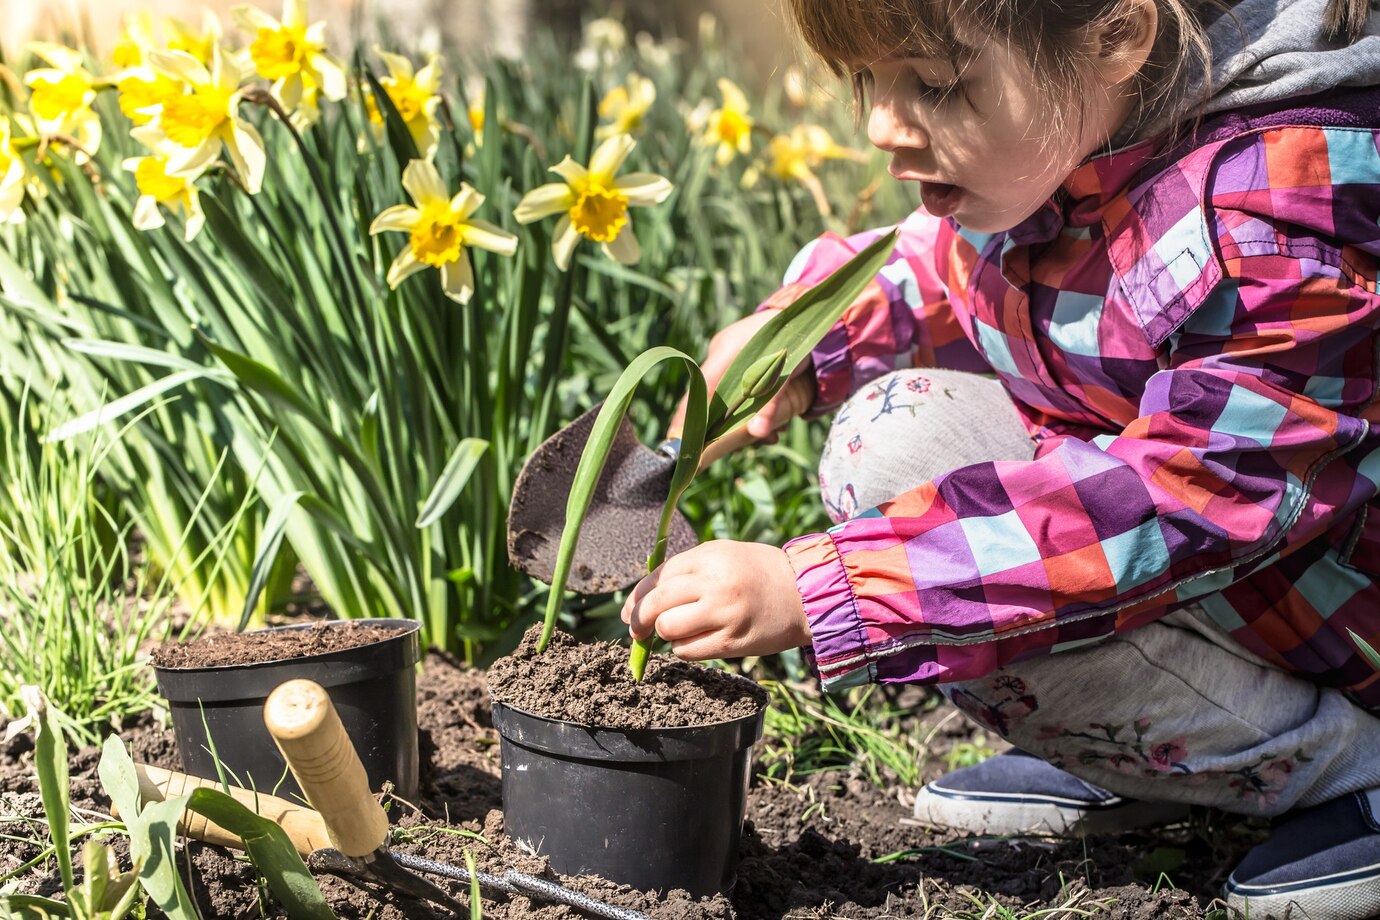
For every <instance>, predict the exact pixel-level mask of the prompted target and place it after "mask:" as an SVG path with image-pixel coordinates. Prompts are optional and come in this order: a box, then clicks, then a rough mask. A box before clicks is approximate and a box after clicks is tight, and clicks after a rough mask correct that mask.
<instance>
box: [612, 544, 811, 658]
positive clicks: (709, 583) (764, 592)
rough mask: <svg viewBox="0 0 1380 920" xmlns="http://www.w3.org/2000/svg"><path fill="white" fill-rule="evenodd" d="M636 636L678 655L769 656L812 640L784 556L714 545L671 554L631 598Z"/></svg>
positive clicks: (629, 614)
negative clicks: (651, 638)
mask: <svg viewBox="0 0 1380 920" xmlns="http://www.w3.org/2000/svg"><path fill="white" fill-rule="evenodd" d="M623 622H624V623H627V624H628V631H629V632H630V633H632V636H633V638H634V639H645V638H646V637H648V636H650V635H652V634H653V633H656V634H657V635H659V636H661V638H663V639H665V640H666V641H667V642H670V643H671V647H672V649H673V650H674V651H675V653H676V654H677V655H678V656H680V657H681V658H688V659H695V660H698V659H704V658H742V657H745V656H748V655H770V654H772V653H774V652H781V651H785V650H786V649H789V648H796V647H797V646H801V645H806V644H808V643H809V642H810V624H809V621H808V620H807V619H806V618H805V606H804V604H802V603H801V600H800V592H799V591H798V590H797V589H796V585H795V572H794V570H793V569H792V568H791V564H790V562H789V561H788V560H787V558H786V554H785V552H784V551H782V550H780V549H777V548H776V547H774V546H768V545H767V544H765V543H740V542H737V541H733V540H714V541H712V542H710V543H702V544H700V545H699V546H697V547H695V548H694V549H690V550H686V551H685V552H683V553H680V554H678V555H675V556H672V557H671V558H670V559H668V560H666V562H664V563H663V564H662V565H661V566H659V567H658V568H657V570H656V571H655V572H652V573H651V574H650V575H648V576H647V577H646V578H644V579H642V581H640V582H638V584H637V587H636V588H634V589H633V591H632V593H631V594H630V595H628V599H627V601H626V602H625V603H624V604H623Z"/></svg>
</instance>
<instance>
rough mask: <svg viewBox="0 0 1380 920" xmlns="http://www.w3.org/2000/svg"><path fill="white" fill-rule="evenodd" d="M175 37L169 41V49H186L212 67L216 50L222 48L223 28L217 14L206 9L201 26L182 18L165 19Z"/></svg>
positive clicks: (188, 52)
mask: <svg viewBox="0 0 1380 920" xmlns="http://www.w3.org/2000/svg"><path fill="white" fill-rule="evenodd" d="M165 22H166V24H167V26H168V31H170V32H172V34H173V37H172V40H171V41H170V42H168V46H167V49H166V50H168V51H185V52H186V53H187V54H190V55H191V56H192V57H194V58H196V59H197V60H198V61H200V62H201V63H202V64H203V65H205V66H206V67H210V66H211V64H212V59H213V58H214V57H215V54H216V51H217V50H218V49H219V48H220V40H221V28H220V20H219V19H217V18H216V14H215V13H212V12H211V11H210V10H206V11H205V12H204V13H203V14H202V17H201V28H200V29H197V28H196V27H195V26H192V25H189V24H187V23H185V22H183V21H182V20H180V19H171V18H170V19H167V20H165Z"/></svg>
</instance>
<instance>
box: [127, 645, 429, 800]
mask: <svg viewBox="0 0 1380 920" xmlns="http://www.w3.org/2000/svg"><path fill="white" fill-rule="evenodd" d="M348 622H350V621H341V622H331V623H327V624H325V626H324V628H326V629H331V628H337V627H342V626H345V625H347V623H348ZM353 622H354V623H355V624H357V625H356V626H355V627H354V628H359V624H367V625H368V626H369V628H372V629H377V630H378V631H379V640H378V641H377V642H372V643H369V644H367V645H358V646H355V647H352V648H343V649H337V650H335V651H329V652H322V653H319V654H314V655H305V656H302V657H298V658H284V659H280V660H277V661H261V662H254V663H252V664H234V665H220V666H216V667H205V668H165V667H155V668H154V674H155V676H156V677H157V680H158V691H159V693H161V694H162V695H163V698H164V699H166V700H167V702H168V707H169V709H170V710H171V713H172V724H173V733H174V735H175V736H176V739H177V750H178V753H179V754H181V756H182V764H183V767H184V768H185V769H186V771H187V772H188V773H191V774H193V775H195V776H204V777H210V778H215V777H217V776H218V774H217V771H216V759H217V758H219V760H220V764H221V766H222V767H223V768H224V769H225V770H226V775H227V778H229V779H230V781H231V782H234V783H237V784H239V785H242V786H251V785H252V787H253V788H255V789H259V790H261V791H264V792H274V794H276V795H278V796H280V797H284V798H300V797H301V795H302V790H301V788H300V787H298V785H297V781H296V780H295V779H293V776H292V773H291V771H289V770H288V768H287V764H286V762H285V761H284V760H283V755H282V754H281V753H280V752H279V751H278V746H277V745H276V744H274V742H273V738H272V737H271V736H270V735H269V734H268V729H266V728H265V727H264V716H263V709H264V701H265V700H266V699H267V698H268V695H269V694H270V693H271V692H273V688H274V687H277V686H278V685H279V684H281V683H282V682H283V681H286V680H292V679H294V678H307V679H308V680H313V681H316V683H318V684H320V685H321V686H322V687H324V688H325V689H326V692H327V693H328V694H329V695H330V697H331V702H332V703H334V704H335V708H336V711H337V712H339V713H340V720H341V722H343V723H344V725H345V731H346V733H347V734H349V736H350V740H351V741H352V742H353V743H354V746H355V749H356V750H357V751H358V752H359V759H360V760H361V761H363V763H364V770H365V773H367V774H368V777H369V788H370V789H372V790H375V791H377V790H378V789H379V788H381V787H382V786H383V784H384V783H385V782H391V783H392V784H393V789H394V791H395V792H396V793H397V794H398V795H399V796H401V797H402V798H404V799H408V800H415V798H416V793H417V674H416V668H415V667H414V666H415V665H416V664H417V661H418V660H419V658H420V656H421V648H420V643H419V641H418V630H419V629H420V627H421V624H420V623H418V622H417V621H416V620H357V621H353ZM319 628H323V627H320V626H312V625H303V626H282V627H276V629H278V630H300V629H319ZM208 732H209V734H210V741H209V742H208V740H207V734H208ZM211 742H214V749H215V752H216V753H215V756H213V755H212V754H211V750H212V744H211ZM275 790H276V791H275Z"/></svg>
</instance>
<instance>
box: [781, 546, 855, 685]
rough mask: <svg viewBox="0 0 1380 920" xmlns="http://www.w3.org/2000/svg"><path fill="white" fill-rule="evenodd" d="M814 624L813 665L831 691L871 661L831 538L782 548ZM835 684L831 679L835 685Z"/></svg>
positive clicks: (810, 654)
mask: <svg viewBox="0 0 1380 920" xmlns="http://www.w3.org/2000/svg"><path fill="white" fill-rule="evenodd" d="M783 548H784V550H785V552H786V558H787V559H788V560H789V561H790V564H791V568H792V569H793V570H794V571H795V584H796V588H797V589H798V590H799V591H800V599H801V601H802V603H803V604H804V605H805V617H806V619H807V620H808V621H809V624H810V638H811V648H809V649H807V650H806V657H807V658H808V659H810V664H811V665H812V666H813V667H814V668H815V669H816V671H818V673H819V676H820V680H821V681H822V682H823V684H824V686H825V688H826V689H828V688H829V686H830V684H831V683H834V682H836V681H837V679H838V678H839V677H841V676H842V674H843V673H846V672H856V671H857V670H858V667H859V665H860V664H861V663H862V662H864V661H865V660H866V658H867V643H866V629H865V628H864V627H863V622H862V617H861V616H860V615H859V613H858V605H857V600H856V598H854V596H853V586H852V585H851V584H850V583H849V581H848V573H847V571H846V570H845V569H844V567H843V560H842V558H841V557H840V556H839V551H838V547H837V546H835V545H834V540H833V538H832V537H830V536H829V534H827V533H822V534H810V535H808V536H803V537H797V538H795V539H794V540H792V541H790V542H789V543H787V544H786V545H785V547H783ZM831 678H832V679H831Z"/></svg>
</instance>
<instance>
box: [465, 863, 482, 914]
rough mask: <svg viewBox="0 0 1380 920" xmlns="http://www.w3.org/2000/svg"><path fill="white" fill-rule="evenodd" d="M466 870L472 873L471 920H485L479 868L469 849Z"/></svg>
mask: <svg viewBox="0 0 1380 920" xmlns="http://www.w3.org/2000/svg"><path fill="white" fill-rule="evenodd" d="M465 868H466V869H468V870H469V872H470V920H484V906H483V904H482V903H481V902H480V900H479V868H478V867H477V866H476V865H475V864H474V851H473V850H471V849H470V848H469V847H466V848H465Z"/></svg>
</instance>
